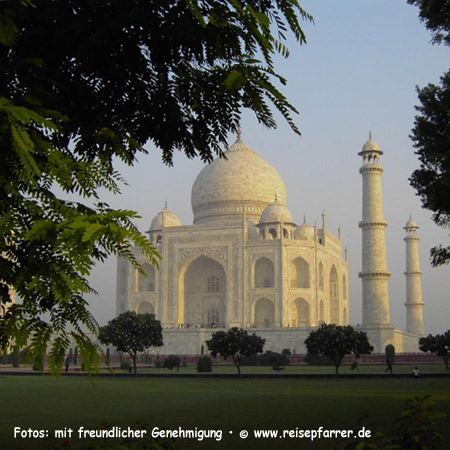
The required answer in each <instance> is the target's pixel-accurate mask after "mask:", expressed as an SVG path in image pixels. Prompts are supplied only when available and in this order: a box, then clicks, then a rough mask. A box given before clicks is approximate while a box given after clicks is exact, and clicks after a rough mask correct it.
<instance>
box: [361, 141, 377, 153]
mask: <svg viewBox="0 0 450 450" xmlns="http://www.w3.org/2000/svg"><path fill="white" fill-rule="evenodd" d="M374 150H375V151H379V150H380V147H379V146H378V144H377V143H376V142H375V141H374V140H373V139H372V138H369V140H368V141H367V142H366V143H365V144H364V145H363V147H362V149H361V151H362V152H372V151H374Z"/></svg>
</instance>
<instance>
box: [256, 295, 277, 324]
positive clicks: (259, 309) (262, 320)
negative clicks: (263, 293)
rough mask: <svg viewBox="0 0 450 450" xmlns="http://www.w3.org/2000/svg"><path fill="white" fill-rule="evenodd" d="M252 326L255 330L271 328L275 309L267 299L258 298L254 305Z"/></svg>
mask: <svg viewBox="0 0 450 450" xmlns="http://www.w3.org/2000/svg"><path fill="white" fill-rule="evenodd" d="M253 317H254V320H253V322H254V324H255V326H256V328H272V327H273V326H274V323H275V307H274V305H273V303H272V302H271V301H270V300H269V299H267V298H264V297H263V298H260V299H259V300H257V301H256V302H255V305H254V312H253Z"/></svg>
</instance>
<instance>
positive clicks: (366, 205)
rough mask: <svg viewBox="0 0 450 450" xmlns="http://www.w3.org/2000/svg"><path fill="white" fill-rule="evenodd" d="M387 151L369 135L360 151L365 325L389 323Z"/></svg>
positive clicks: (363, 320)
mask: <svg viewBox="0 0 450 450" xmlns="http://www.w3.org/2000/svg"><path fill="white" fill-rule="evenodd" d="M382 154H383V152H382V151H381V150H380V148H379V147H378V145H377V143H376V142H375V141H374V140H373V139H372V136H371V135H369V140H368V141H367V142H366V143H365V144H364V145H363V148H362V150H361V151H360V152H359V153H358V155H359V156H361V157H362V167H361V168H360V169H359V173H360V174H361V175H362V181H363V189H362V190H363V201H362V210H363V214H362V221H361V222H359V227H360V228H361V230H362V271H361V272H360V273H359V276H360V278H361V279H362V305H363V317H362V324H363V325H382V324H385V325H387V324H389V322H390V317H389V290H388V280H389V277H390V276H391V273H390V272H389V271H388V270H387V265H386V243H385V237H384V229H385V228H386V227H387V222H386V221H385V220H384V218H383V197H382V193H381V174H382V173H383V167H381V166H380V164H379V159H380V156H381V155H382Z"/></svg>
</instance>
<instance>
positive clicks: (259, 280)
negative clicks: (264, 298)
mask: <svg viewBox="0 0 450 450" xmlns="http://www.w3.org/2000/svg"><path fill="white" fill-rule="evenodd" d="M274 285H275V269H274V267H273V262H272V261H271V260H270V259H269V258H266V257H265V256H263V257H261V258H259V259H258V260H257V261H256V262H255V268H254V274H253V287H255V288H269V287H274Z"/></svg>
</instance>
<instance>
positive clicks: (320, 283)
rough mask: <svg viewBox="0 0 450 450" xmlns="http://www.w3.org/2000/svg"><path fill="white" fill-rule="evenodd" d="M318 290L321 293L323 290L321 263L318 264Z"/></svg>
mask: <svg viewBox="0 0 450 450" xmlns="http://www.w3.org/2000/svg"><path fill="white" fill-rule="evenodd" d="M319 289H320V290H321V291H323V290H324V281H323V264H322V261H320V262H319Z"/></svg>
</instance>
